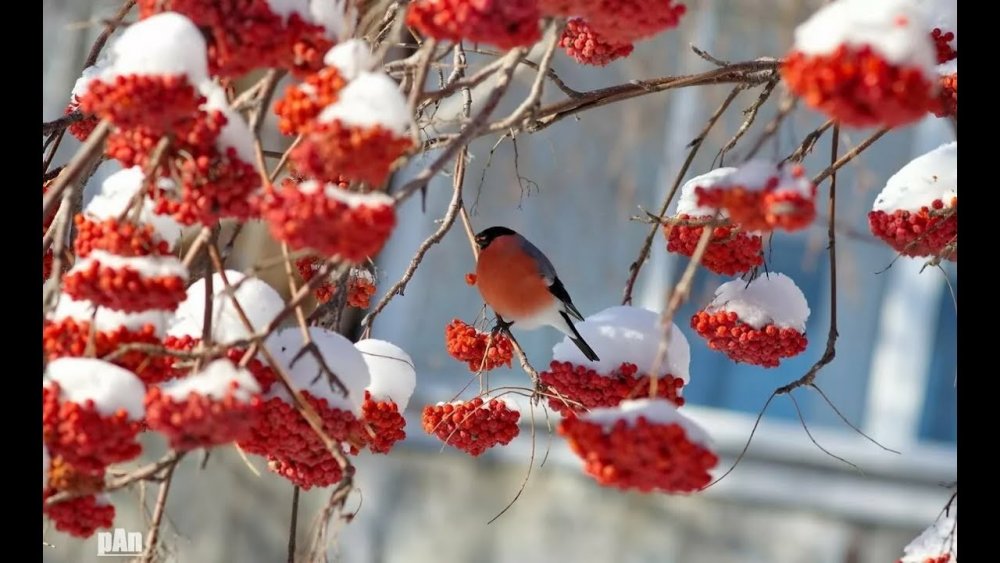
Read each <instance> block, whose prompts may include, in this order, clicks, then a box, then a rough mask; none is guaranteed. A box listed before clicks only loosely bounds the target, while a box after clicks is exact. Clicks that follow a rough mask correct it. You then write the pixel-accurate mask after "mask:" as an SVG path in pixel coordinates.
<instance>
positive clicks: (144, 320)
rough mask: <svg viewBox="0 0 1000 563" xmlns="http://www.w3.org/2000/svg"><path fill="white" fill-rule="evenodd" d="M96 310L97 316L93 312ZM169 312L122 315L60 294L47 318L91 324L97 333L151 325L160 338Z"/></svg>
mask: <svg viewBox="0 0 1000 563" xmlns="http://www.w3.org/2000/svg"><path fill="white" fill-rule="evenodd" d="M95 309H97V315H96V316H95V315H94V310H95ZM172 315H173V313H171V312H170V311H164V310H159V309H152V310H149V311H142V312H139V313H123V312H121V311H113V310H111V309H108V308H107V307H97V306H96V305H94V303H92V302H91V301H87V300H79V301H77V300H76V299H73V298H72V297H71V296H69V295H67V294H65V293H62V294H60V295H59V303H58V304H57V305H56V307H55V309H54V310H53V311H52V313H50V314H49V318H50V319H51V320H53V321H61V320H63V319H67V318H70V319H74V320H77V321H84V322H88V323H89V322H93V323H94V325H95V328H96V329H97V331H98V332H110V331H113V330H115V329H117V328H121V327H124V328H125V329H126V330H132V331H137V330H139V329H141V328H142V327H143V326H145V325H152V326H153V328H154V334H155V335H156V336H157V337H162V336H163V333H164V331H165V330H166V327H167V324H168V323H169V322H170V317H171V316H172Z"/></svg>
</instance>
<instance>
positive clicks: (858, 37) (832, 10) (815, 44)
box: [795, 0, 936, 78]
mask: <svg viewBox="0 0 1000 563" xmlns="http://www.w3.org/2000/svg"><path fill="white" fill-rule="evenodd" d="M931 29H932V26H931V25H929V22H928V15H927V14H926V13H925V11H924V10H923V9H922V8H921V7H920V6H917V5H916V4H915V3H914V2H913V1H912V0H879V1H878V2H870V1H868V0H837V1H836V2H832V3H830V4H827V5H825V6H823V7H822V8H820V9H819V10H817V11H816V13H815V14H813V15H812V17H811V18H809V19H808V20H806V22H805V23H803V24H802V25H800V26H798V27H797V28H796V29H795V49H796V50H798V51H801V52H803V53H805V54H807V55H829V54H832V53H833V52H835V51H836V50H837V48H839V47H840V46H842V45H846V46H848V47H854V48H861V47H865V46H868V47H871V48H872V50H873V51H875V52H876V53H878V54H879V55H881V56H882V58H884V59H885V60H886V61H887V62H889V63H890V64H895V65H899V66H908V67H910V66H912V67H917V68H920V69H921V70H923V72H924V76H925V77H928V78H930V77H932V76H934V65H935V64H936V56H935V53H934V46H933V42H932V41H931V39H930V30H931Z"/></svg>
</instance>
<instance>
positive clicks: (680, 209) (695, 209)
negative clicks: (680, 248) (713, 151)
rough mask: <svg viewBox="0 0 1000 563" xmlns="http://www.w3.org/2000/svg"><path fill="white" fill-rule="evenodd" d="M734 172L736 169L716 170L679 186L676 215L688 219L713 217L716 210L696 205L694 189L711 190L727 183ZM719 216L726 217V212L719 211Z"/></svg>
mask: <svg viewBox="0 0 1000 563" xmlns="http://www.w3.org/2000/svg"><path fill="white" fill-rule="evenodd" d="M733 172H736V168H733V167H731V166H727V167H725V168H716V169H715V170H712V171H711V172H706V173H704V174H702V175H700V176H695V177H694V178H691V179H690V180H688V181H687V182H685V183H684V185H683V186H681V195H680V199H678V200H677V215H687V216H689V217H713V216H715V212H716V211H717V210H716V209H714V208H712V207H705V206H700V205H698V195H697V194H696V193H695V190H696V188H704V189H708V188H713V187H715V186H717V185H719V184H723V183H728V182H727V179H728V178H729V177H730V176H731V175H732V174H733ZM721 211H722V213H721V216H722V217H726V211H725V210H724V209H723V210H721Z"/></svg>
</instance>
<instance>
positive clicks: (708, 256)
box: [663, 168, 764, 276]
mask: <svg viewBox="0 0 1000 563" xmlns="http://www.w3.org/2000/svg"><path fill="white" fill-rule="evenodd" d="M735 171H736V168H717V169H715V170H712V171H711V172H708V173H706V174H702V175H700V176H696V177H694V178H692V179H690V180H688V181H687V182H685V183H684V185H683V186H682V187H681V192H680V199H679V200H678V202H677V211H676V215H675V216H674V217H672V218H671V219H670V220H669V221H668V222H667V223H666V224H665V225H664V226H663V232H664V234H665V235H666V237H667V251H668V252H675V253H677V254H680V255H682V256H693V255H694V251H695V249H696V248H697V246H698V241H699V240H701V236H702V233H703V232H704V229H712V235H711V236H712V238H711V239H709V242H708V247H706V249H705V254H704V255H702V257H701V264H702V265H703V266H705V268H707V269H708V270H710V271H712V272H715V273H717V274H722V275H726V276H733V275H739V274H743V273H745V272H747V271H749V270H750V269H752V268H754V267H756V266H759V265H761V264H763V262H764V254H763V251H762V248H763V244H762V241H761V237H760V235H759V234H756V233H753V232H746V231H744V230H743V229H742V228H741V226H740V225H738V224H734V223H732V222H731V221H729V220H728V219H727V218H728V214H727V212H726V210H725V209H717V208H714V207H708V206H702V205H698V191H699V190H701V191H702V192H704V191H706V190H711V189H712V188H714V187H715V186H717V185H721V184H722V183H724V181H725V179H726V178H727V177H728V176H730V175H731V174H732V173H733V172H735ZM717 216H718V218H717Z"/></svg>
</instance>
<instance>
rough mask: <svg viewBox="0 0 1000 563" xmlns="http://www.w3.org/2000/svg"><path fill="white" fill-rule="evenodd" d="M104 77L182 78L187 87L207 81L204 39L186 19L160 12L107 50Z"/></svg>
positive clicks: (122, 36) (127, 32)
mask: <svg viewBox="0 0 1000 563" xmlns="http://www.w3.org/2000/svg"><path fill="white" fill-rule="evenodd" d="M109 51H110V56H109V59H108V60H109V68H108V70H107V71H105V73H104V78H111V77H114V76H118V75H123V74H140V75H149V74H159V75H178V74H180V75H184V76H186V77H187V79H188V82H189V83H191V84H200V83H201V82H204V81H206V80H208V58H207V55H206V45H205V38H204V37H203V36H202V34H201V31H199V30H198V27H197V26H196V25H195V24H194V23H192V22H191V20H189V19H188V18H186V17H184V16H182V15H180V14H177V13H174V12H164V13H162V14H157V15H155V16H151V17H149V18H146V19H144V20H142V21H139V22H136V23H134V24H132V25H130V26H128V27H127V28H125V31H123V32H122V34H121V36H120V37H119V38H118V40H117V41H115V42H114V43H112V44H111V45H110V47H109Z"/></svg>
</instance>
